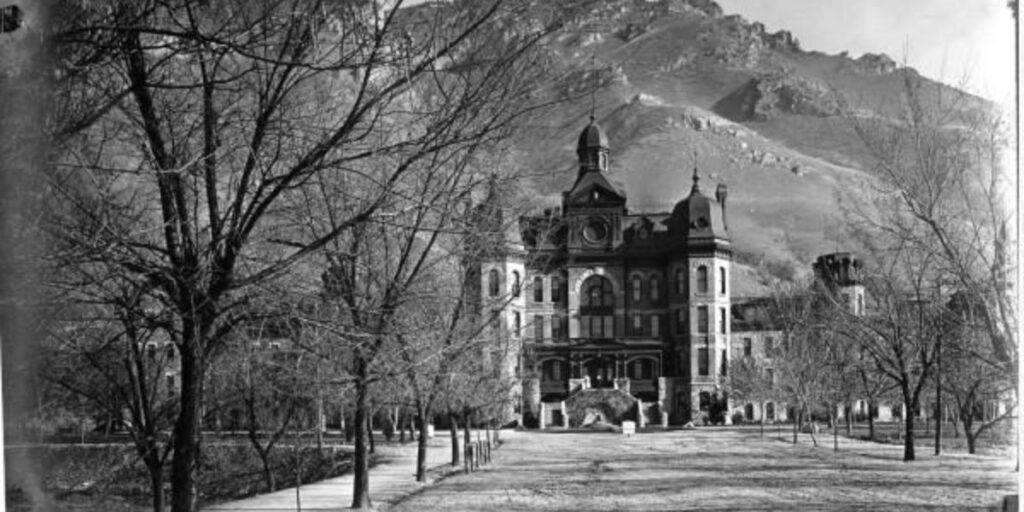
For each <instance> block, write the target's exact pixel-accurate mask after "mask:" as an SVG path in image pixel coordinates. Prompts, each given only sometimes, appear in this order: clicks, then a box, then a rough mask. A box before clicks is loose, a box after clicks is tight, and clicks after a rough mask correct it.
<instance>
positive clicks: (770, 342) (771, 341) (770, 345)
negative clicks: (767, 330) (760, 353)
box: [764, 336, 775, 357]
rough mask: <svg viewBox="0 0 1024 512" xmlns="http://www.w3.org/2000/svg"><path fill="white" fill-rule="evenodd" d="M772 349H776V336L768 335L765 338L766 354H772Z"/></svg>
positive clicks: (768, 355) (769, 355)
mask: <svg viewBox="0 0 1024 512" xmlns="http://www.w3.org/2000/svg"><path fill="white" fill-rule="evenodd" d="M772 350H775V338H772V337H771V336H768V337H767V338H765V339H764V355H765V357H771V356H772Z"/></svg>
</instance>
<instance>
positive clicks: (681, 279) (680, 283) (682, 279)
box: [676, 269, 686, 295]
mask: <svg viewBox="0 0 1024 512" xmlns="http://www.w3.org/2000/svg"><path fill="white" fill-rule="evenodd" d="M676 293H677V294H679V295H683V294H684V293H686V271H685V270H683V269H678V270H676Z"/></svg>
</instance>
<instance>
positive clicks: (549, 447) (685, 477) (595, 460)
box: [396, 428, 1018, 511]
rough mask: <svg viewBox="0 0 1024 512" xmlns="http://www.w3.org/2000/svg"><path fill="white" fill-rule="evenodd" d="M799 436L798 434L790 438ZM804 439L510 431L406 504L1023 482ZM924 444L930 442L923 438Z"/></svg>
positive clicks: (783, 500) (922, 500)
mask: <svg viewBox="0 0 1024 512" xmlns="http://www.w3.org/2000/svg"><path fill="white" fill-rule="evenodd" d="M786 439H787V440H788V439H790V437H788V436H787V437H786ZM800 439H801V442H800V443H799V444H797V445H793V444H790V443H788V442H784V441H780V440H778V439H777V438H775V437H774V436H766V437H765V439H763V440H762V439H760V438H759V436H758V432H757V430H756V429H715V428H706V429H698V430H689V431H669V432H657V433H642V434H639V435H636V436H633V437H632V438H629V439H626V438H623V437H622V436H621V435H620V434H610V433H575V432H571V433H559V432H555V431H548V432H537V431H530V432H503V433H502V440H503V441H504V442H505V444H504V445H503V446H502V447H501V449H499V450H498V451H496V452H495V459H494V464H492V465H490V466H488V467H486V469H484V470H482V471H479V472H477V473H473V474H470V475H459V476H455V477H451V478H449V479H447V480H444V481H442V482H440V483H439V484H437V485H435V486H432V487H430V488H428V489H425V490H424V491H423V492H420V493H418V494H415V495H413V496H411V497H410V498H408V499H406V500H405V501H404V502H402V503H401V504H399V505H398V506H397V507H396V509H397V510H403V511H417V510H749V511H753V510H779V511H782V510H785V511H792V510H938V509H944V510H970V509H979V510H987V509H990V507H994V506H996V505H998V504H999V502H1000V500H1001V499H1002V496H1003V495H1005V494H1011V493H1016V492H1017V485H1016V482H1017V476H1018V473H1015V472H1013V467H1014V462H1013V460H1010V459H1007V458H1000V457H994V456H984V455H978V456H970V455H966V454H962V453H956V454H949V455H945V454H944V455H942V456H940V457H935V456H933V455H931V454H930V453H931V452H930V451H929V450H927V449H919V451H918V452H919V453H918V458H919V460H918V461H915V462H910V463H905V462H902V460H901V457H902V447H901V446H895V445H886V444H878V443H867V442H862V441H858V440H852V439H845V438H840V450H839V452H834V451H833V450H832V439H831V436H830V435H829V436H827V437H826V436H821V437H819V443H820V445H821V446H819V447H813V446H811V444H810V438H809V436H806V435H801V436H800ZM922 448H923V447H922Z"/></svg>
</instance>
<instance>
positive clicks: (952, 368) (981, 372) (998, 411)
mask: <svg viewBox="0 0 1024 512" xmlns="http://www.w3.org/2000/svg"><path fill="white" fill-rule="evenodd" d="M949 306H950V308H949V309H950V311H949V312H950V316H951V317H952V323H953V324H954V327H953V335H952V336H950V337H949V339H948V340H946V342H945V343H944V344H943V346H942V347H941V349H942V352H943V354H942V355H943V362H942V375H941V381H940V383H939V384H940V386H941V389H942V391H943V392H944V393H946V395H947V396H948V397H950V398H951V399H952V402H953V407H954V410H955V414H956V416H957V417H958V418H959V420H960V422H961V423H962V424H963V429H964V437H965V438H966V440H967V451H968V453H975V452H976V450H977V440H978V438H979V437H981V436H982V435H983V434H984V433H986V432H989V431H991V430H993V429H995V428H996V427H997V426H999V425H1000V424H1002V423H1004V422H1006V421H1008V420H1009V419H1011V418H1013V417H1015V416H1016V403H1014V401H1013V400H1012V398H1013V396H1014V390H1013V385H1012V383H1010V382H1007V380H1006V378H1005V376H1004V375H1001V374H1000V372H1001V371H1002V370H1001V365H1000V364H999V362H998V360H997V359H996V357H995V355H994V354H993V353H992V346H991V344H989V343H986V341H985V339H984V338H985V332H986V331H985V329H983V328H979V326H978V325H977V321H976V317H975V313H974V311H975V310H976V309H977V308H975V307H971V305H970V303H969V301H968V299H967V297H966V295H963V294H960V295H954V296H953V298H952V299H951V300H950V303H949ZM1000 406H1002V407H1000Z"/></svg>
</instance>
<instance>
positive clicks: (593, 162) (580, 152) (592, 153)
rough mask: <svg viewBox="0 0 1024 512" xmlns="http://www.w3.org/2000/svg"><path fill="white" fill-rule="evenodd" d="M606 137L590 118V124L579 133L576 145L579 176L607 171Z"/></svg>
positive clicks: (592, 117)
mask: <svg viewBox="0 0 1024 512" xmlns="http://www.w3.org/2000/svg"><path fill="white" fill-rule="evenodd" d="M608 150H609V148H608V137H607V136H605V134H604V130H602V129H601V127H600V126H598V125H597V122H596V121H595V119H594V116H593V115H591V116H590V124H588V125H587V126H586V127H585V128H583V131H582V132H580V137H579V140H578V141H577V144H576V155H577V156H578V157H579V160H580V174H584V173H586V172H589V171H601V172H603V171H607V170H608Z"/></svg>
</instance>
